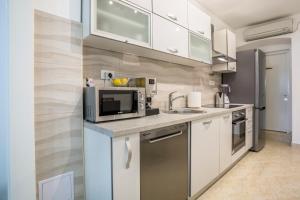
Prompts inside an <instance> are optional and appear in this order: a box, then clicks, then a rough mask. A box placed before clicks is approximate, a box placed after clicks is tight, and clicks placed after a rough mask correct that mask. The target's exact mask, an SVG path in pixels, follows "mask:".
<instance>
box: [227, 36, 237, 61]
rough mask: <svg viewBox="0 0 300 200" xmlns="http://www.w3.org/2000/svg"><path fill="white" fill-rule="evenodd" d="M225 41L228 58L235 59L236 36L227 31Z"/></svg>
mask: <svg viewBox="0 0 300 200" xmlns="http://www.w3.org/2000/svg"><path fill="white" fill-rule="evenodd" d="M227 41H228V56H229V57H230V58H233V59H236V36H235V34H234V33H233V32H231V31H229V30H227Z"/></svg>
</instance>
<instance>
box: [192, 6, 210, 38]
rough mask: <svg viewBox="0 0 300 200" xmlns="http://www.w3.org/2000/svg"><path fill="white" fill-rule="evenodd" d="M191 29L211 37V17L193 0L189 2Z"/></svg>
mask: <svg viewBox="0 0 300 200" xmlns="http://www.w3.org/2000/svg"><path fill="white" fill-rule="evenodd" d="M188 24H189V29H190V30H191V31H193V32H195V33H197V34H200V35H202V36H203V37H205V38H207V39H211V18H210V16H209V15H207V14H206V13H204V12H202V11H201V10H200V9H199V8H198V7H197V6H196V5H194V4H193V3H192V2H191V1H189V3H188Z"/></svg>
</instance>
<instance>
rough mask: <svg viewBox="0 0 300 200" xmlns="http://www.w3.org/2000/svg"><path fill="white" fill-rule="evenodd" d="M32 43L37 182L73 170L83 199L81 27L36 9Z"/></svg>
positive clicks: (76, 187) (76, 190) (78, 190)
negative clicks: (33, 49) (33, 51)
mask: <svg viewBox="0 0 300 200" xmlns="http://www.w3.org/2000/svg"><path fill="white" fill-rule="evenodd" d="M34 42H35V58H34V59H35V64H34V69H35V70H34V71H35V72H34V73H35V74H34V75H35V85H34V87H35V144H36V179H37V184H38V182H39V181H41V180H44V179H47V178H50V177H53V176H56V175H59V174H62V173H65V172H69V171H73V172H74V177H75V178H74V184H75V199H76V200H79V199H84V174H83V172H84V170H83V168H84V167H83V135H82V134H83V119H82V25H81V24H80V23H78V22H73V21H70V20H67V19H64V18H60V17H57V16H53V15H50V14H47V13H44V12H41V11H35V35H34ZM20 98H22V97H20Z"/></svg>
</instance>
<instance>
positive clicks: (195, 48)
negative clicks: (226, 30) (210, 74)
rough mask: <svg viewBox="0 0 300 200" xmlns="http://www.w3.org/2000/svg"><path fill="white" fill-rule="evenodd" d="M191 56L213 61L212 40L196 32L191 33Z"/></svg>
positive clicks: (200, 59)
mask: <svg viewBox="0 0 300 200" xmlns="http://www.w3.org/2000/svg"><path fill="white" fill-rule="evenodd" d="M189 35H190V39H189V43H190V44H189V56H190V58H192V59H195V60H199V61H203V62H205V63H208V64H211V63H212V50H211V41H210V40H208V39H206V38H204V37H202V36H198V35H196V34H194V33H191V32H190V33H189Z"/></svg>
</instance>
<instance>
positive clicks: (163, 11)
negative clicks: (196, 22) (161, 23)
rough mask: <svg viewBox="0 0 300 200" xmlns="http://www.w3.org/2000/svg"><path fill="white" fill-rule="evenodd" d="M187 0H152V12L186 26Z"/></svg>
mask: <svg viewBox="0 0 300 200" xmlns="http://www.w3.org/2000/svg"><path fill="white" fill-rule="evenodd" d="M187 7H188V6H187V0H176V2H174V1H173V0H153V12H154V13H155V14H158V15H160V16H162V17H164V18H167V19H169V20H171V21H173V22H174V23H177V24H180V25H181V26H184V27H186V28H187V27H188V26H187V24H188V23H187Z"/></svg>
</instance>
